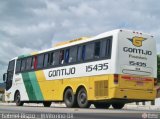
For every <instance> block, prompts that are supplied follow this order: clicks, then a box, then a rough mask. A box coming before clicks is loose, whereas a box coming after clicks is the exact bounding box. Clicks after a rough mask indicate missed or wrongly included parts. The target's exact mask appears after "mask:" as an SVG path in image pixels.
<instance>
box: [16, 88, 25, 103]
mask: <svg viewBox="0 0 160 119" xmlns="http://www.w3.org/2000/svg"><path fill="white" fill-rule="evenodd" d="M14 101H15V103H16V105H17V106H23V104H24V103H23V102H22V101H21V95H20V93H19V91H17V92H16V94H15V97H14Z"/></svg>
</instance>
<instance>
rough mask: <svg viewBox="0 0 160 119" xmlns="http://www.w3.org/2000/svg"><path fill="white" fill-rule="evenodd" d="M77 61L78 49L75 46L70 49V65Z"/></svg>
mask: <svg viewBox="0 0 160 119" xmlns="http://www.w3.org/2000/svg"><path fill="white" fill-rule="evenodd" d="M76 60H77V47H76V46H74V47H71V48H70V55H69V63H72V62H76Z"/></svg>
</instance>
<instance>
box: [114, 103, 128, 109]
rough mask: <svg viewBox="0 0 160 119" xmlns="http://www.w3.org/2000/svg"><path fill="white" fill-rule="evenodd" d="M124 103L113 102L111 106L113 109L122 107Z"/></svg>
mask: <svg viewBox="0 0 160 119" xmlns="http://www.w3.org/2000/svg"><path fill="white" fill-rule="evenodd" d="M124 105H125V104H124V103H113V104H112V107H113V108H114V109H122V108H123V107H124Z"/></svg>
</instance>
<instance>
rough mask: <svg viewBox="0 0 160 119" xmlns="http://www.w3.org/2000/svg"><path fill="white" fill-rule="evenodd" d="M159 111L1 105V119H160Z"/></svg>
mask: <svg viewBox="0 0 160 119" xmlns="http://www.w3.org/2000/svg"><path fill="white" fill-rule="evenodd" d="M158 113H160V112H159V110H137V109H122V110H114V109H95V108H90V109H78V108H65V107H48V108H46V107H40V106H38V107H37V106H23V107H17V106H13V105H0V119H2V118H3V119H14V118H16V119H17V118H19V119H22V118H28V119H35V118H36V119H53V118H54V119H65V118H66V119H143V118H142V115H143V116H144V117H146V116H148V118H149V117H150V118H151V117H153V118H155V119H158V118H160V114H158Z"/></svg>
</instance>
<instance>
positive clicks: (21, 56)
mask: <svg viewBox="0 0 160 119" xmlns="http://www.w3.org/2000/svg"><path fill="white" fill-rule="evenodd" d="M28 56H31V55H30V54H26V55H20V56H18V59H19V58H24V57H28Z"/></svg>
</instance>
